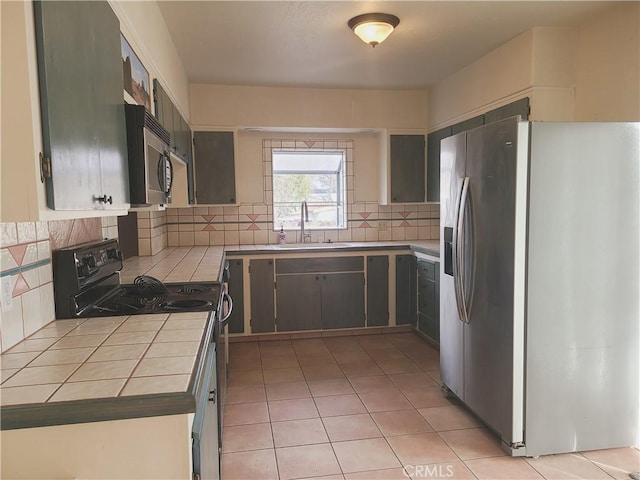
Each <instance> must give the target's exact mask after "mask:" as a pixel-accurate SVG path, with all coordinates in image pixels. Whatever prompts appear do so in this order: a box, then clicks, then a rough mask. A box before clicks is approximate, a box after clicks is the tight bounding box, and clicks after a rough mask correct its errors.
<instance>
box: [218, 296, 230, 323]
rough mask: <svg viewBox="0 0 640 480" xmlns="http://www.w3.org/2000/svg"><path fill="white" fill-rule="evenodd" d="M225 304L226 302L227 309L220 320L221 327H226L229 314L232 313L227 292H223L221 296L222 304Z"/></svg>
mask: <svg viewBox="0 0 640 480" xmlns="http://www.w3.org/2000/svg"><path fill="white" fill-rule="evenodd" d="M225 302H227V305H228V307H229V309H228V310H227V314H226V315H225V316H224V317H223V318H222V319H221V320H220V325H222V326H223V327H224V326H225V325H226V323H227V321H229V317H231V312H233V299H232V298H231V295H229V294H228V293H227V292H224V293H223V294H222V303H223V304H224V303H225Z"/></svg>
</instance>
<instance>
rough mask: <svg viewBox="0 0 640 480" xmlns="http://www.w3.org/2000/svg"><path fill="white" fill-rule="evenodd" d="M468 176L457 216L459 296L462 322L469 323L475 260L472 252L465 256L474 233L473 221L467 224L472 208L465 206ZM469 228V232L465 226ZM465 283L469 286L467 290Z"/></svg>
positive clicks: (468, 191) (468, 192)
mask: <svg viewBox="0 0 640 480" xmlns="http://www.w3.org/2000/svg"><path fill="white" fill-rule="evenodd" d="M469 182H470V179H469V177H465V179H464V183H463V185H462V198H461V199H460V217H459V219H458V220H459V222H460V225H459V229H458V232H459V235H460V241H459V245H460V247H459V248H460V254H459V258H460V298H461V299H462V302H461V304H462V307H463V309H464V322H465V323H469V322H470V321H471V304H472V302H473V290H474V287H475V285H474V282H475V271H474V269H475V262H474V260H473V254H472V255H471V258H469V257H467V255H466V254H467V248H468V247H470V248H471V251H472V252H473V250H474V244H473V242H474V235H473V222H471V223H470V224H467V210H469V214H470V218H471V219H473V208H467V207H468V206H469V196H470V188H469ZM467 227H468V228H469V232H470V233H469V234H468V232H467V231H466V228H467ZM468 260H471V262H470V263H471V264H470V265H467V261H468ZM469 278H470V279H471V285H468V282H467V280H468V279H469ZM465 285H468V286H469V291H467V288H466V287H465Z"/></svg>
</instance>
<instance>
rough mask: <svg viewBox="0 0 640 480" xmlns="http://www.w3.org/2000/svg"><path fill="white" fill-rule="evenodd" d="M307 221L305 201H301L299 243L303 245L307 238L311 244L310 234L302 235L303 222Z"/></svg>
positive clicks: (307, 209) (307, 213)
mask: <svg viewBox="0 0 640 480" xmlns="http://www.w3.org/2000/svg"><path fill="white" fill-rule="evenodd" d="M308 221H309V208H308V207H307V201H306V200H303V201H302V204H301V205H300V243H305V239H306V238H308V239H309V242H311V234H310V233H304V222H308Z"/></svg>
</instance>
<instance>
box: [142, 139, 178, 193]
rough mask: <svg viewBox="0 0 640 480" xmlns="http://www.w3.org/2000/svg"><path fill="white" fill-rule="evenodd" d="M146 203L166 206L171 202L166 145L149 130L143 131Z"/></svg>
mask: <svg viewBox="0 0 640 480" xmlns="http://www.w3.org/2000/svg"><path fill="white" fill-rule="evenodd" d="M144 137H145V152H144V158H145V171H146V182H145V183H146V188H147V203H149V204H151V205H160V204H167V203H170V201H171V186H172V183H173V164H172V163H171V159H170V158H169V153H168V151H167V149H166V148H167V145H166V144H165V143H164V142H163V141H162V140H161V139H160V138H159V137H158V136H157V135H156V134H155V133H153V132H152V131H151V130H149V129H148V128H145V129H144Z"/></svg>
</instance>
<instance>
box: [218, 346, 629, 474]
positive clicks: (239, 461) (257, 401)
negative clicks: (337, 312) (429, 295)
mask: <svg viewBox="0 0 640 480" xmlns="http://www.w3.org/2000/svg"><path fill="white" fill-rule="evenodd" d="M229 354H230V364H229V381H228V389H227V407H226V411H225V417H224V432H225V433H224V448H223V455H222V480H235V479H239V480H249V479H260V480H269V479H280V480H289V479H305V478H314V479H315V480H321V479H335V480H338V479H342V480H356V479H360V480H370V479H371V480H374V479H382V480H393V479H406V478H407V475H406V474H410V475H411V477H412V478H414V479H417V478H429V479H435V478H446V479H455V478H470V479H473V478H477V479H540V478H546V479H611V478H616V479H627V478H628V473H629V472H632V471H634V472H635V471H638V470H640V452H639V451H638V450H637V449H634V448H618V449H611V450H599V451H592V452H584V453H576V454H564V455H550V456H545V457H539V458H513V457H509V456H506V454H505V452H504V451H503V450H502V449H501V447H500V445H499V441H498V439H497V438H496V437H495V436H494V434H493V433H492V432H490V431H489V430H487V429H486V428H484V427H483V426H482V425H481V423H480V422H479V421H478V420H477V419H476V418H475V417H474V416H473V415H471V414H470V413H469V412H468V411H467V410H465V409H464V408H463V407H462V406H460V405H459V404H458V403H456V402H454V401H452V400H449V399H448V398H445V397H444V396H443V394H442V392H441V390H440V386H439V385H440V383H439V382H440V376H439V362H438V351H437V350H436V349H434V348H433V347H432V346H431V345H429V344H428V343H426V342H425V341H424V340H422V339H421V338H420V337H419V336H417V335H415V334H413V333H400V334H390V335H353V336H345V337H323V338H309V339H300V340H276V341H267V342H264V341H263V342H259V343H258V342H247V343H232V344H231V345H230V352H229Z"/></svg>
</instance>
